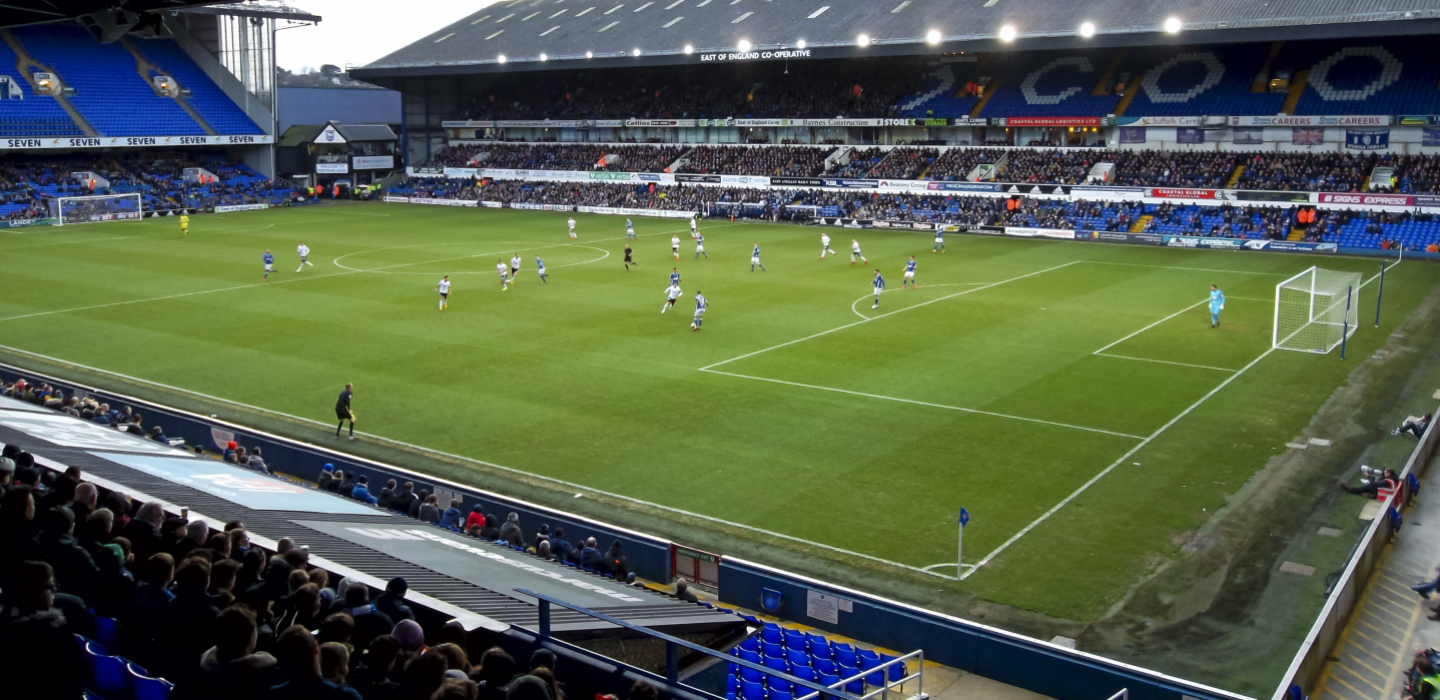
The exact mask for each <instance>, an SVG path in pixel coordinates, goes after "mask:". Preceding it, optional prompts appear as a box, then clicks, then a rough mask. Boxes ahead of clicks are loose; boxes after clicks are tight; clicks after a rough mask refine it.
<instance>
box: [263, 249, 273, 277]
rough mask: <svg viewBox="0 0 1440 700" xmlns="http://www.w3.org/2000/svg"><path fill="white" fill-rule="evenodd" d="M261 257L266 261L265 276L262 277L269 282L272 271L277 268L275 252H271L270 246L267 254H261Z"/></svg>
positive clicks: (266, 251) (266, 250)
mask: <svg viewBox="0 0 1440 700" xmlns="http://www.w3.org/2000/svg"><path fill="white" fill-rule="evenodd" d="M260 259H261V260H264V261H265V276H264V277H261V278H260V279H262V280H265V281H266V282H269V281H270V273H271V272H272V271H273V270H274V269H275V254H274V253H271V252H270V249H269V248H266V249H265V254H264V255H262V256H260Z"/></svg>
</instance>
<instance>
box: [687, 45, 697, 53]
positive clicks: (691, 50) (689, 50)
mask: <svg viewBox="0 0 1440 700" xmlns="http://www.w3.org/2000/svg"><path fill="white" fill-rule="evenodd" d="M685 53H687V54H690V53H695V47H694V46H691V45H689V44H686V45H685Z"/></svg>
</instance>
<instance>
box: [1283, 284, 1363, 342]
mask: <svg viewBox="0 0 1440 700" xmlns="http://www.w3.org/2000/svg"><path fill="white" fill-rule="evenodd" d="M1361 278H1362V275H1361V274H1360V273H1358V272H1341V271H1339V270H1326V269H1324V268H1320V267H1312V268H1310V269H1308V270H1306V271H1304V272H1301V273H1300V274H1298V275H1295V276H1294V277H1291V278H1290V279H1288V280H1285V281H1284V282H1281V283H1280V284H1277V285H1275V331H1274V335H1273V336H1272V338H1271V343H1272V347H1274V348H1275V349H1278V350H1299V351H1301V352H1313V353H1320V354H1324V353H1328V352H1330V351H1331V350H1334V349H1335V346H1337V345H1339V344H1340V343H1342V342H1344V340H1345V339H1346V338H1349V337H1350V336H1351V335H1354V333H1355V328H1356V327H1357V326H1358V325H1359V318H1360V304H1359V303H1358V296H1359V294H1360V283H1361Z"/></svg>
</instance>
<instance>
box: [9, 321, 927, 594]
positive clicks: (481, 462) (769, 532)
mask: <svg viewBox="0 0 1440 700" xmlns="http://www.w3.org/2000/svg"><path fill="white" fill-rule="evenodd" d="M0 350H6V351H9V352H13V353H15V354H17V355H24V356H29V357H33V358H37V359H41V360H48V361H50V362H55V363H58V364H61V365H67V366H70V367H75V368H79V369H83V370H86V371H89V372H95V373H97V374H102V375H108V376H111V377H116V378H119V379H124V380H127V381H131V382H135V383H137V384H144V385H148V386H152V387H155V388H158V389H164V390H166V391H172V392H175V393H178V394H185V395H188V396H192V397H195V398H199V399H204V400H207V401H213V402H216V403H220V404H225V405H229V406H235V407H239V408H243V409H247V410H250V411H254V412H256V413H262V414H268V415H271V416H277V417H280V418H284V419H287V420H290V421H295V422H299V423H304V424H307V425H314V426H317V427H323V428H325V429H326V431H328V430H329V429H330V424H329V423H327V422H324V421H318V420H315V419H313V418H305V417H302V416H296V415H293V414H289V413H284V412H281V411H274V410H271V409H268V408H261V407H259V406H255V405H252V404H247V403H243V402H240V401H232V400H230V399H224V398H220V397H218V396H212V395H210V394H205V393H202V392H198V391H192V390H190V389H182V388H180V387H177V386H171V385H169V384H162V383H160V382H155V381H151V380H149V379H141V378H140V377H136V376H133V375H129V374H123V373H120V372H114V371H111V370H106V369H100V368H98V367H90V366H88V365H82V364H80V363H78V362H71V361H69V360H62V359H59V358H56V357H51V356H49V355H42V354H39V353H34V352H30V351H28V350H21V349H19V348H13V347H9V346H7V345H0ZM358 434H359V435H361V436H362V437H366V438H369V439H372V440H374V441H376V442H380V443H386V444H390V445H394V446H398V447H403V448H405V449H409V450H414V451H416V452H419V453H422V454H430V455H438V456H441V457H445V458H447V459H451V460H456V461H459V462H468V463H470V464H478V465H481V466H484V467H489V468H491V469H496V470H499V471H503V472H507V473H510V474H515V475H518V476H522V477H525V478H530V479H537V480H540V481H544V482H547V483H550V484H556V485H558V486H563V487H565V488H567V489H578V490H580V491H585V492H588V493H592V494H596V495H599V496H604V497H606V498H613V499H615V500H618V501H625V502H627V503H633V504H636V505H639V506H645V507H647V508H654V509H656V510H661V511H665V512H667V513H673V514H675V515H680V516H684V517H688V518H695V519H697V520H704V521H706V522H710V523H715V524H717V525H723V526H727V527H734V528H739V529H742V530H746V531H748V532H753V533H756V534H758V535H764V536H768V537H774V538H776V539H781V540H785V541H787V542H793V543H795V544H799V545H804V546H806V547H815V548H817V549H823V550H825V551H828V552H833V553H835V554H840V555H843V556H846V557H855V558H858V559H865V560H867V561H871V562H875V563H876V564H883V565H885V566H892V567H895V568H898V569H904V570H906V571H913V572H915V573H919V574H926V575H929V576H934V577H936V578H942V579H947V580H954V577H953V576H946V575H944V574H939V573H936V572H934V571H927V570H926V569H923V568H921V567H918V566H911V565H909V564H902V563H900V562H897V561H890V560H888V559H882V558H880V557H877V556H873V555H870V554H865V553H863V552H853V551H850V550H848V549H841V548H840V547H835V546H832V545H828V544H824V543H821V542H814V541H811V540H807V539H804V538H800V537H795V536H793V535H787V534H784V533H781V532H775V531H773V530H766V529H763V528H758V527H754V526H752V525H745V524H743V523H738V522H735V521H734V520H730V519H725V518H717V517H713V516H709V515H705V514H703V513H695V512H692V511H688V510H684V509H681V508H675V507H672V506H667V505H662V504H659V503H654V502H651V501H646V500H642V499H639V498H633V497H631V496H625V495H621V494H618V493H613V492H610V491H603V490H600V489H597V488H594V487H591V486H586V485H584V484H578V483H575V482H573V481H565V480H563V479H556V478H554V477H549V476H545V475H543V474H536V473H534V472H527V471H524V470H521V469H516V468H514V467H507V466H504V465H501V464H496V463H494V462H487V461H485V460H480V459H475V458H473V457H465V456H463V455H457V454H454V453H450V452H444V451H441V450H436V449H432V448H429V447H422V446H420V445H415V444H413V443H408V442H404V441H402V440H394V439H391V438H387V437H382V436H379V435H375V434H373V433H358ZM295 439H297V440H299V441H301V442H304V440H303V439H300V438H295ZM327 449H335V448H333V447H330V448H327ZM335 451H337V452H339V451H340V450H338V449H336V450H335Z"/></svg>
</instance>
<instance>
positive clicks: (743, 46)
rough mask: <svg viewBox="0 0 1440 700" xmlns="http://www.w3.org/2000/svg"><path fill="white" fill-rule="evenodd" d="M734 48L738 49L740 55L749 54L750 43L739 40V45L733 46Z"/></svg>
mask: <svg viewBox="0 0 1440 700" xmlns="http://www.w3.org/2000/svg"><path fill="white" fill-rule="evenodd" d="M735 48H737V49H740V53H750V42H748V41H745V40H744V39H741V40H740V43H739V44H736V45H735Z"/></svg>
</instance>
